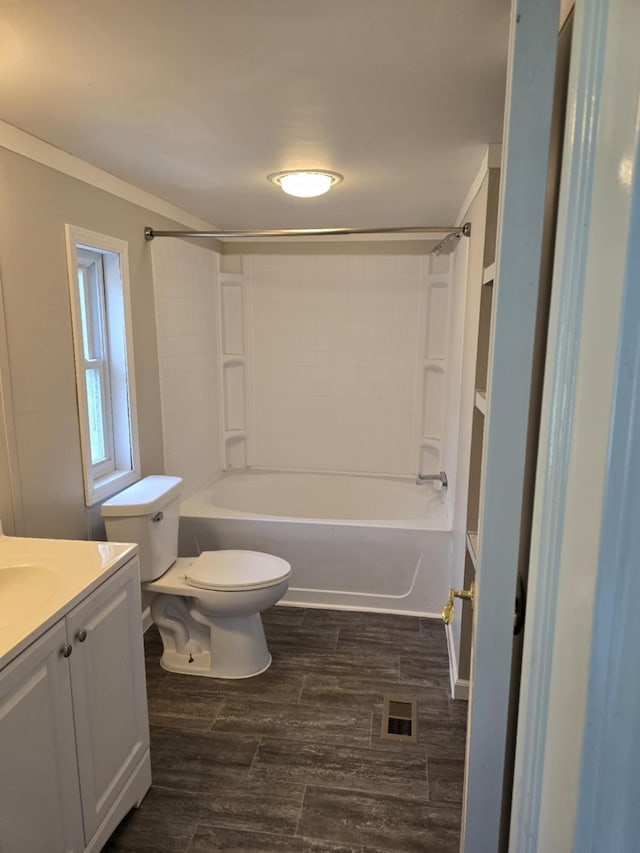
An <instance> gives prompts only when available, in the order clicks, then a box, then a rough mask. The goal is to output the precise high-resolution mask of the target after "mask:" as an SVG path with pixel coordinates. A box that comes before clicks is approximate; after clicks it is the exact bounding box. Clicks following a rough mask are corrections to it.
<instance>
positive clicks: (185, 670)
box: [160, 651, 271, 679]
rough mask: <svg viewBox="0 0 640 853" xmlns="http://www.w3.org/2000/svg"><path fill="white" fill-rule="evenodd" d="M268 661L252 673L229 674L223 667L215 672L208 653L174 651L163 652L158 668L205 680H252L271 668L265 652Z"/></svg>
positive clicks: (269, 656) (226, 668) (227, 668)
mask: <svg viewBox="0 0 640 853" xmlns="http://www.w3.org/2000/svg"><path fill="white" fill-rule="evenodd" d="M267 655H268V660H267V662H266V664H265V665H264V666H263V667H262V668H261V669H256V670H255V671H253V672H243V673H240V672H237V673H234V674H231V673H230V672H229V667H228V666H227V667H225V668H224V671H217V670H216V668H215V667H212V666H211V655H210V653H209V652H197V653H196V654H188V655H184V654H182V655H181V654H179V652H176V651H168V652H164V653H163V655H162V657H161V658H160V666H161V667H162V668H163V669H166V670H167V671H168V672H179V673H180V674H181V675H201V676H205V677H206V678H225V679H227V678H229V679H233V678H253V676H254V675H260V674H261V673H262V672H266V671H267V670H268V669H269V667H270V666H271V655H270V654H269V653H268V652H267Z"/></svg>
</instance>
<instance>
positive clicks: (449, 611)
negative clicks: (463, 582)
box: [442, 582, 476, 625]
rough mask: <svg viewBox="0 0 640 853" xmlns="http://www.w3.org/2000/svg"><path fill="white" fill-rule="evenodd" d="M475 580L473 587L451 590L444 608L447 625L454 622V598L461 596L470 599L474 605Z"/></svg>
mask: <svg viewBox="0 0 640 853" xmlns="http://www.w3.org/2000/svg"><path fill="white" fill-rule="evenodd" d="M475 586H476V585H475V582H474V583H472V584H471V589H450V590H449V598H448V599H447V601H446V604H445V605H444V607H443V609H442V621H443V622H444V624H445V625H450V624H451V623H452V622H453V617H454V616H455V610H454V607H453V599H454V598H461V599H462V600H463V601H470V602H471V606H472V607H473V599H474V596H475V591H476V590H475Z"/></svg>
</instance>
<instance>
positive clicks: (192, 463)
mask: <svg viewBox="0 0 640 853" xmlns="http://www.w3.org/2000/svg"><path fill="white" fill-rule="evenodd" d="M152 251H153V268H154V280H155V289H156V320H157V327H158V351H159V360H160V376H161V392H162V405H163V432H164V447H165V469H166V470H167V471H168V472H170V473H174V474H179V475H180V476H183V477H184V478H185V493H186V494H189V493H192V492H193V491H195V490H196V489H197V488H199V487H200V486H202V485H205V484H206V483H207V482H209V481H211V480H212V479H213V478H214V477H215V475H216V474H217V473H218V471H219V470H220V469H221V468H242V467H244V466H246V465H250V466H256V467H260V468H281V469H293V470H296V469H303V470H318V471H346V472H355V473H378V474H391V475H403V474H404V475H413V474H415V473H416V472H417V470H418V469H422V470H426V471H439V470H440V468H442V467H443V461H442V460H443V459H444V458H445V451H446V447H445V441H446V436H447V433H448V430H447V427H446V424H445V412H447V411H448V412H450V413H451V412H454V413H455V412H457V407H458V402H457V398H456V399H453V397H456V395H457V394H458V393H459V391H458V390H457V388H456V387H455V386H456V378H455V377H450V376H449V375H448V373H447V365H448V364H449V363H452V351H451V348H452V346H457V345H458V344H456V343H455V341H452V340H451V338H452V336H451V335H450V334H449V331H450V317H449V306H450V302H451V281H452V269H451V265H452V262H451V256H446V255H445V256H441V257H438V258H436V257H433V256H431V255H419V254H409V253H398V254H390V253H389V252H388V250H385V251H378V252H376V253H374V252H373V251H372V252H371V253H369V254H353V253H352V252H351V253H348V252H345V251H343V252H342V253H341V252H340V251H339V247H337V246H336V249H335V252H333V251H332V252H330V253H327V252H323V253H319V254H307V253H304V252H300V253H294V252H290V251H287V252H283V253H281V254H278V253H266V252H265V253H264V254H261V253H252V254H248V255H230V256H229V255H227V256H221V255H219V254H217V253H215V252H212V251H211V250H209V249H206V248H204V247H200V246H194V245H193V244H189V243H186V242H184V241H180V240H167V241H158V244H157V246H156V245H155V244H154V245H153V247H152ZM451 395H453V397H452V396H451Z"/></svg>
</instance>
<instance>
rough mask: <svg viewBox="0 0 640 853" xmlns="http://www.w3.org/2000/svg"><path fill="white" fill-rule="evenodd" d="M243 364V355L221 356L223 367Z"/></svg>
mask: <svg viewBox="0 0 640 853" xmlns="http://www.w3.org/2000/svg"><path fill="white" fill-rule="evenodd" d="M244 363H245V357H244V356H243V355H223V356H222V366H223V367H237V366H238V365H241V364H244Z"/></svg>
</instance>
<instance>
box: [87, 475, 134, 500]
mask: <svg viewBox="0 0 640 853" xmlns="http://www.w3.org/2000/svg"><path fill="white" fill-rule="evenodd" d="M139 479H140V472H139V471H131V470H126V471H112V472H111V473H110V474H106V475H105V476H104V477H99V478H98V479H97V480H95V482H94V483H92V484H91V485H90V487H89V489H90V493H89V494H88V495H87V498H86V504H87V506H95V504H97V503H100V502H101V501H106V499H107V498H110V497H112V496H113V495H115V494H116V493H117V492H121V491H122V490H123V489H126V487H127V486H131V485H133V483H137V482H138V480H139Z"/></svg>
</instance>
